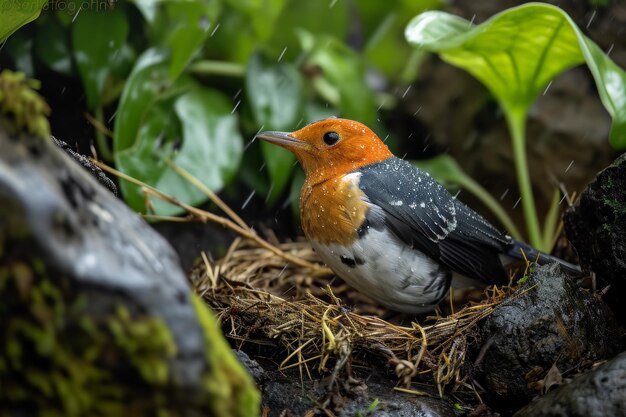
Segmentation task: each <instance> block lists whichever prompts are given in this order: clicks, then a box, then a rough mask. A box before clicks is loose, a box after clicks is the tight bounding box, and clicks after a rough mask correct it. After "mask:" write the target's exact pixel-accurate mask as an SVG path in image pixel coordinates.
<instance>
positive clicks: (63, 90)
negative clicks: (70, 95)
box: [61, 86, 67, 95]
mask: <svg viewBox="0 0 626 417" xmlns="http://www.w3.org/2000/svg"><path fill="white" fill-rule="evenodd" d="M65 90H67V87H66V86H63V88H62V89H61V95H63V94H65Z"/></svg>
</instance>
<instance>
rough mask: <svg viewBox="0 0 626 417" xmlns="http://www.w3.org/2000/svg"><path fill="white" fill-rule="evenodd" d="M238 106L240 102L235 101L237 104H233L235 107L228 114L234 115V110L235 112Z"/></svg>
mask: <svg viewBox="0 0 626 417" xmlns="http://www.w3.org/2000/svg"><path fill="white" fill-rule="evenodd" d="M240 104H241V100H237V104H235V107H233V109H232V110H231V112H230V114H233V113H235V110H237V107H239V105H240Z"/></svg>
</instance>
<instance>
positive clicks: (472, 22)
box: [469, 14, 476, 26]
mask: <svg viewBox="0 0 626 417" xmlns="http://www.w3.org/2000/svg"><path fill="white" fill-rule="evenodd" d="M474 20H476V14H474V15H473V16H472V19H471V20H470V22H469V25H470V26H472V25H473V24H474Z"/></svg>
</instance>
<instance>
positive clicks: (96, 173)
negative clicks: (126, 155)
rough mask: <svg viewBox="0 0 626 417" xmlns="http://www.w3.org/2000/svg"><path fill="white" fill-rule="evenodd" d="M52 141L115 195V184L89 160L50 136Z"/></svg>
mask: <svg viewBox="0 0 626 417" xmlns="http://www.w3.org/2000/svg"><path fill="white" fill-rule="evenodd" d="M52 140H53V141H54V143H55V144H56V145H57V146H58V147H59V148H61V149H63V150H64V151H65V153H66V154H68V155H69V156H71V157H72V159H73V160H74V161H76V162H78V163H79V164H80V165H81V166H82V167H83V168H85V170H87V172H89V173H90V174H91V175H92V176H93V177H94V178H95V179H96V180H98V182H99V183H100V184H101V185H102V186H104V187H105V188H106V189H108V190H109V191H111V192H112V193H113V194H114V195H117V187H116V186H115V183H113V181H111V179H110V178H109V177H107V176H106V174H105V173H104V171H102V170H101V169H100V168H99V167H97V166H96V165H94V164H93V163H92V162H91V161H90V160H89V158H87V157H86V156H84V155H81V154H79V153H78V152H76V151H74V150H73V149H72V147H71V146H70V145H68V144H67V143H65V142H63V141H62V140H60V139H57V138H55V137H54V136H52Z"/></svg>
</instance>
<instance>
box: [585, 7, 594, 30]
mask: <svg viewBox="0 0 626 417" xmlns="http://www.w3.org/2000/svg"><path fill="white" fill-rule="evenodd" d="M594 17H596V11H595V10H594V11H593V12H592V13H591V17H590V18H589V22H587V26H586V29H589V26H591V22H593V18H594Z"/></svg>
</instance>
